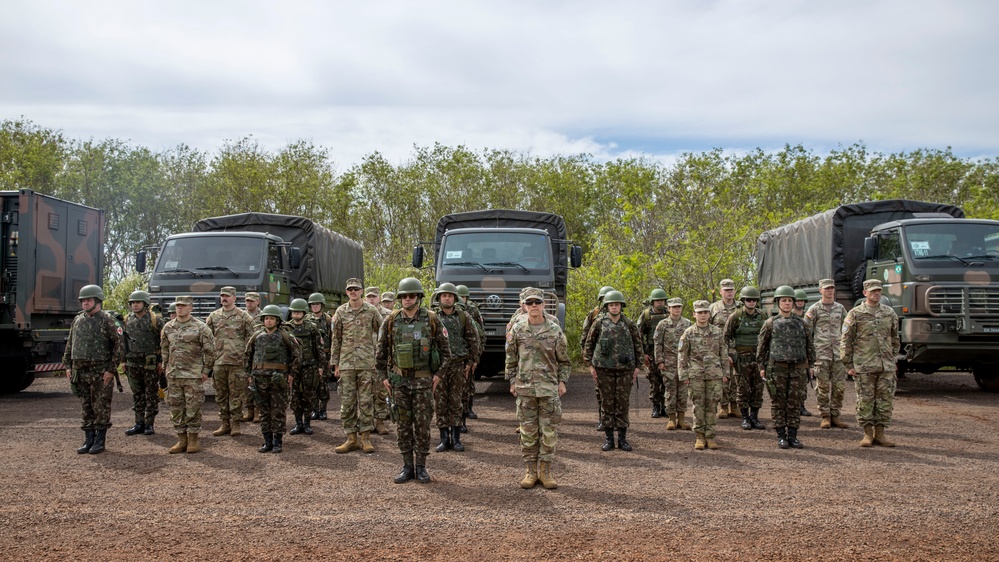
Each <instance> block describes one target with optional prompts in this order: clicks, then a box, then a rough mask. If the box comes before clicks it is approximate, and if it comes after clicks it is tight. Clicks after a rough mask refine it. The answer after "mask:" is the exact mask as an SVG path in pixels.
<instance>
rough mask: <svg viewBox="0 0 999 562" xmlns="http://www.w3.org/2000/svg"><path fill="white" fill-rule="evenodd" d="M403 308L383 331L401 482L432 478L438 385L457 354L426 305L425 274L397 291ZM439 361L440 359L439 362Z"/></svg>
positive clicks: (380, 364)
mask: <svg viewBox="0 0 999 562" xmlns="http://www.w3.org/2000/svg"><path fill="white" fill-rule="evenodd" d="M396 295H397V296H398V298H399V301H400V303H401V304H402V308H400V309H397V310H395V311H393V313H392V314H390V315H389V317H388V318H386V319H385V322H384V323H383V325H382V328H381V330H380V331H379V334H378V355H377V369H378V373H379V375H380V377H381V378H382V384H384V385H385V386H386V388H388V389H389V390H390V391H391V392H392V394H393V396H394V397H395V403H396V405H397V407H398V409H399V425H398V427H397V429H396V432H397V434H398V442H399V453H400V454H402V459H403V467H402V471H401V472H399V474H398V475H397V476H396V477H395V479H394V482H395V483H396V484H402V483H403V482H406V481H409V480H412V479H413V478H416V479H417V480H418V481H420V482H421V483H426V482H429V481H430V474H429V473H427V469H426V460H427V455H429V454H430V420H431V417H432V416H433V409H434V407H433V387H434V386H436V385H437V384H438V382H439V381H440V377H439V375H440V374H441V373H443V372H444V371H443V370H444V369H447V366H448V362H449V360H450V358H451V350H450V348H449V347H448V340H447V334H446V333H445V331H444V326H443V325H442V324H441V321H440V320H439V319H438V318H437V315H436V314H434V313H433V312H431V311H429V310H427V309H426V308H423V307H422V306H420V304H421V301H422V299H423V296H424V292H423V284H422V283H420V280H419V279H416V278H413V277H407V278H405V279H403V280H402V281H400V282H399V288H398V290H397V291H396ZM438 361H439V363H438Z"/></svg>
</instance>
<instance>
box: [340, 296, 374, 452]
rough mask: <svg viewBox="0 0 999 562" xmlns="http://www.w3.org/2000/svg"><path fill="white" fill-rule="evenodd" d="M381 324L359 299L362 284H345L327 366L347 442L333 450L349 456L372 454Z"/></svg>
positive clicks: (371, 308) (371, 309) (367, 306)
mask: <svg viewBox="0 0 999 562" xmlns="http://www.w3.org/2000/svg"><path fill="white" fill-rule="evenodd" d="M381 324H382V316H381V313H380V312H379V311H378V309H377V308H376V307H374V306H372V305H371V304H369V303H367V302H365V301H364V300H363V299H361V281H360V280H359V279H348V280H347V302H345V303H343V304H341V305H340V306H339V307H338V308H337V309H336V312H335V313H333V328H332V336H331V340H332V345H331V346H330V363H331V364H332V366H333V376H334V377H336V379H337V380H338V381H339V383H338V386H337V388H338V389H339V390H338V391H339V393H340V420H341V421H342V422H343V430H344V432H345V433H346V434H347V440H346V441H345V442H344V443H343V444H342V445H340V446H339V447H337V448H336V449H334V451H336V452H337V453H349V452H351V451H356V450H357V449H362V450H363V451H364V452H365V453H373V452H375V446H374V445H373V444H372V443H371V431H372V430H373V429H374V400H375V398H374V396H375V395H374V389H373V386H374V385H375V384H377V383H378V382H379V381H378V380H377V379H378V376H377V374H376V372H375V366H376V362H375V345H374V341H375V338H377V337H378V330H379V327H380V326H381Z"/></svg>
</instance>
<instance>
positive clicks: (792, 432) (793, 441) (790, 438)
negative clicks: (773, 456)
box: [787, 427, 804, 449]
mask: <svg viewBox="0 0 999 562" xmlns="http://www.w3.org/2000/svg"><path fill="white" fill-rule="evenodd" d="M787 444H788V445H790V446H791V448H792V449H801V448H802V447H804V445H802V444H801V441H798V428H797V427H789V428H787Z"/></svg>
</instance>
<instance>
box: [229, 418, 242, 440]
mask: <svg viewBox="0 0 999 562" xmlns="http://www.w3.org/2000/svg"><path fill="white" fill-rule="evenodd" d="M239 435H242V432H241V431H239V420H238V419H236V418H233V420H232V421H231V422H229V436H230V437H237V436H239Z"/></svg>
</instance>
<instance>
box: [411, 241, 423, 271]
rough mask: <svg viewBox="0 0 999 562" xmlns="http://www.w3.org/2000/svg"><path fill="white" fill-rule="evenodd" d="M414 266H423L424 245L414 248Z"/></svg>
mask: <svg viewBox="0 0 999 562" xmlns="http://www.w3.org/2000/svg"><path fill="white" fill-rule="evenodd" d="M413 267H417V268H419V267H423V246H416V247H414V248H413Z"/></svg>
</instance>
